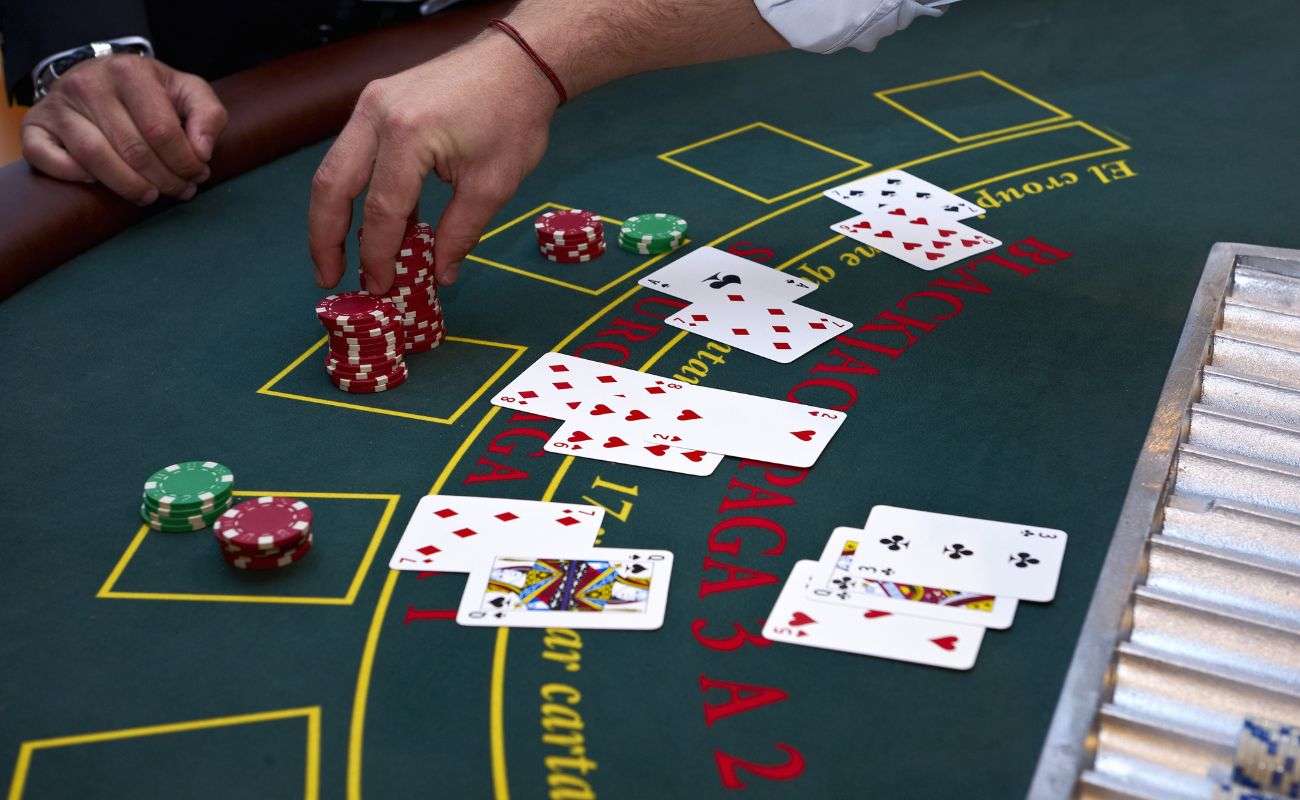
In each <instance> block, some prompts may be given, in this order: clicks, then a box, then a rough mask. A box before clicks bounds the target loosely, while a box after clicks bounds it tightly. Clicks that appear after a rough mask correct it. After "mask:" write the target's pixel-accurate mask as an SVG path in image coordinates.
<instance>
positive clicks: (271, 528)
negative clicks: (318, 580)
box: [212, 497, 312, 550]
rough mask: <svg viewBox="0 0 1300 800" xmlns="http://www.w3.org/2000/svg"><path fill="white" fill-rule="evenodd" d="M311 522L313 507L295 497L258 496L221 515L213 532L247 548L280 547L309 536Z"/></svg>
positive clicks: (218, 538) (219, 538)
mask: <svg viewBox="0 0 1300 800" xmlns="http://www.w3.org/2000/svg"><path fill="white" fill-rule="evenodd" d="M311 521H312V513H311V508H310V507H309V506H308V505H307V504H306V503H304V502H303V501H301V500H299V499H297V498H295V497H255V498H252V499H251V500H245V501H243V502H241V503H238V504H236V505H234V506H232V507H230V508H229V509H227V510H226V512H225V513H224V514H222V515H221V516H220V517H217V520H216V522H215V523H213V526H212V535H213V536H215V537H216V539H217V541H218V542H223V543H228V544H232V545H238V546H240V547H244V548H252V549H256V550H262V549H267V548H280V547H287V546H291V545H292V544H293V543H294V542H298V541H300V540H302V538H303V537H304V536H307V535H308V534H309V533H310V531H311Z"/></svg>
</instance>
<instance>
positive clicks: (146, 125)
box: [140, 119, 181, 147]
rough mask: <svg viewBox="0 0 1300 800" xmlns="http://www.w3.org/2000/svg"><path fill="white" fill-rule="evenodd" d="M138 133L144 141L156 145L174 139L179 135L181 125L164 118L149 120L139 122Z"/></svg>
mask: <svg viewBox="0 0 1300 800" xmlns="http://www.w3.org/2000/svg"><path fill="white" fill-rule="evenodd" d="M140 133H141V135H143V136H144V140H145V141H146V142H149V143H150V144H152V145H154V146H155V147H157V146H159V145H166V144H171V143H172V142H174V141H176V139H177V138H178V137H179V136H180V133H181V126H180V125H179V124H178V123H176V122H173V121H170V120H165V119H155V120H149V121H147V122H142V123H141V124H140Z"/></svg>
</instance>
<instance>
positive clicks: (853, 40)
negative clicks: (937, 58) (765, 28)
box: [754, 0, 952, 53]
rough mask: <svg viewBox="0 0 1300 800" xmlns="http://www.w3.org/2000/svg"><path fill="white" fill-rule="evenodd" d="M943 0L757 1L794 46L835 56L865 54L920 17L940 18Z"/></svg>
mask: <svg viewBox="0 0 1300 800" xmlns="http://www.w3.org/2000/svg"><path fill="white" fill-rule="evenodd" d="M948 2H952V0H948ZM947 4H948V3H945V2H942V0H928V2H927V1H926V0H920V2H918V0H754V5H756V6H757V7H758V12H759V13H760V14H762V15H763V19H765V20H767V24H769V25H771V26H772V27H773V28H775V29H776V32H777V33H779V34H781V35H782V36H783V37H785V40H786V41H787V42H789V43H790V45H791V46H792V47H796V48H798V49H800V50H811V51H812V52H814V53H834V52H835V51H836V50H842V49H843V48H845V47H853V48H856V49H858V50H862V51H863V52H870V51H872V50H874V49H876V44H877V43H878V42H879V41H880V40H881V39H883V38H885V37H886V36H888V35H890V34H891V33H896V32H898V31H901V30H902V29H904V28H906V27H907V26H908V25H910V24H911V23H912V20H914V19H916V18H917V17H920V16H926V17H937V16H939V15H941V14H942V13H943V11H942V10H941V9H939V8H938V7H937V6H939V5H947Z"/></svg>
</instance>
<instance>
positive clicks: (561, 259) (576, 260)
mask: <svg viewBox="0 0 1300 800" xmlns="http://www.w3.org/2000/svg"><path fill="white" fill-rule="evenodd" d="M604 254H605V251H604V250H597V251H596V252H594V253H580V254H578V255H576V256H556V255H549V254H548V255H547V256H546V260H547V261H551V262H554V263H556V264H585V263H587V262H588V261H595V260H596V259H598V258H600V257H601V256H603V255H604Z"/></svg>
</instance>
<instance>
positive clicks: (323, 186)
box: [311, 164, 338, 197]
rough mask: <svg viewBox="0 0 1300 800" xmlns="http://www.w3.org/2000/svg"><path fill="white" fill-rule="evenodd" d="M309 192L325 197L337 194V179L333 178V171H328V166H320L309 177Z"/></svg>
mask: <svg viewBox="0 0 1300 800" xmlns="http://www.w3.org/2000/svg"><path fill="white" fill-rule="evenodd" d="M311 192H312V194H319V195H325V196H327V197H328V196H332V195H334V194H337V192H338V179H337V178H335V176H334V170H332V169H330V167H329V165H328V164H321V165H320V166H319V167H317V168H316V172H315V174H313V175H312V176H311Z"/></svg>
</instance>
